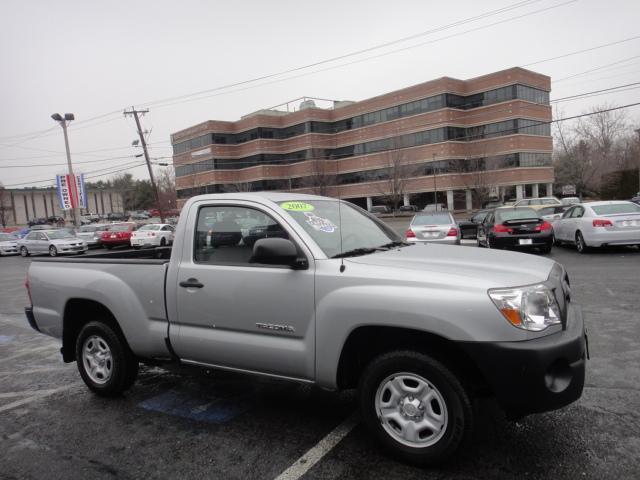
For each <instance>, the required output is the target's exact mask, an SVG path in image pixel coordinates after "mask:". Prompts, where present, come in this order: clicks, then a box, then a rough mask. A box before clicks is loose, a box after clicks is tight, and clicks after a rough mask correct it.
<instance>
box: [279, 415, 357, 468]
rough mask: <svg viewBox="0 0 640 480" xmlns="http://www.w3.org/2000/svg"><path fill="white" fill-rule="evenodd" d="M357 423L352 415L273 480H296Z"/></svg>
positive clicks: (355, 416)
mask: <svg viewBox="0 0 640 480" xmlns="http://www.w3.org/2000/svg"><path fill="white" fill-rule="evenodd" d="M357 423H358V419H357V415H356V414H353V415H351V416H350V417H348V418H347V419H346V420H345V421H344V422H342V423H341V424H340V425H338V426H337V427H336V428H334V429H333V430H332V431H331V432H329V433H328V434H327V436H325V437H324V438H323V439H322V440H320V441H319V442H318V443H317V444H316V445H315V446H313V447H312V448H311V449H310V450H308V451H307V452H306V453H305V454H304V455H302V456H301V457H300V458H299V459H298V460H296V461H295V463H294V464H293V465H291V466H290V467H289V468H287V469H286V470H285V471H284V472H282V473H281V474H280V475H278V476H277V477H276V479H275V480H297V479H298V478H300V477H301V476H302V475H304V474H305V473H307V472H308V471H309V470H310V469H311V467H313V466H314V465H315V464H316V463H318V462H319V461H320V460H321V459H322V457H324V456H325V455H326V454H327V453H329V452H330V451H331V449H333V447H335V446H336V445H337V444H338V443H340V441H341V440H342V439H343V438H344V437H346V436H347V434H348V433H349V432H350V431H351V430H353V427H355V426H356V425H357Z"/></svg>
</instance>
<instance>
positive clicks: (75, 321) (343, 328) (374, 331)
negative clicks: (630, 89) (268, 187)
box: [26, 192, 587, 463]
mask: <svg viewBox="0 0 640 480" xmlns="http://www.w3.org/2000/svg"><path fill="white" fill-rule="evenodd" d="M144 257H150V258H144ZM27 288H28V290H29V293H30V298H31V302H32V306H29V307H27V309H26V314H27V318H28V320H29V323H30V324H31V326H32V327H33V328H35V329H36V330H38V331H40V332H42V333H45V334H47V335H51V336H53V337H56V338H59V339H61V341H62V349H61V352H62V358H63V360H64V361H65V362H72V361H76V362H77V365H78V369H79V372H80V375H81V376H82V379H83V380H84V382H85V383H86V384H87V386H88V387H89V388H90V389H91V390H92V391H93V392H95V393H96V394H98V395H104V396H116V395H118V394H120V393H122V392H123V391H124V390H126V389H128V388H129V387H131V386H132V385H133V383H134V381H135V378H136V375H137V372H138V363H139V362H143V363H145V362H146V363H153V364H158V363H163V362H164V363H166V364H172V363H174V364H182V365H193V366H201V367H206V368H221V369H228V370H234V371H238V372H247V373H252V374H258V375H266V376H270V377H277V378H281V379H288V380H292V381H296V382H305V383H313V384H316V385H318V386H320V387H322V388H325V389H329V390H337V389H349V388H357V389H358V397H359V405H360V410H361V417H362V421H363V423H364V424H365V425H366V426H367V427H368V428H369V429H370V431H371V432H372V434H373V435H375V437H377V439H378V440H379V441H380V442H381V443H382V445H383V446H384V447H385V448H386V450H387V451H389V452H392V453H394V454H395V455H396V456H399V457H401V458H402V459H404V460H406V461H411V462H415V463H433V462H437V461H440V460H443V459H445V458H447V457H449V456H451V455H452V453H453V452H454V451H455V450H456V448H458V447H459V445H460V444H461V442H462V441H463V439H464V438H465V437H467V436H468V435H469V432H470V431H471V428H472V426H473V421H474V419H473V415H474V409H472V402H473V400H474V399H476V398H478V397H479V396H493V397H495V398H496V399H497V401H498V402H499V403H500V404H501V405H502V407H503V408H504V409H505V411H506V412H507V414H508V415H510V416H512V417H516V418H517V417H520V416H523V415H526V414H529V413H534V412H543V411H548V410H553V409H556V408H560V407H562V406H564V405H567V404H569V403H571V402H573V401H575V400H576V399H578V398H579V397H580V395H581V393H582V388H583V384H584V375H585V361H586V356H587V344H586V335H585V329H584V325H583V320H582V316H581V313H580V309H579V308H577V307H576V306H575V305H574V304H572V303H571V301H570V300H571V291H570V287H569V278H568V276H567V274H566V273H565V271H564V269H563V267H562V266H561V265H559V264H558V263H556V262H553V261H551V260H549V259H547V258H543V257H539V256H535V255H527V254H520V253H513V252H504V251H494V250H485V249H478V248H468V247H459V246H458V247H456V246H445V245H430V244H425V245H418V244H407V243H405V242H403V241H402V240H401V239H400V238H399V237H398V236H397V235H396V234H395V233H394V232H393V231H392V230H391V229H390V228H389V227H388V226H386V225H385V224H384V223H382V222H381V221H380V220H378V219H376V218H375V217H373V216H372V215H370V214H368V213H367V212H365V211H364V210H362V209H360V208H358V207H356V206H354V205H353V204H350V203H348V202H341V201H338V200H335V199H330V198H325V197H318V196H311V195H296V194H289V193H267V192H265V193H254V194H252V193H238V194H224V195H205V196H199V197H194V198H192V199H191V200H189V201H188V202H187V203H186V205H185V206H184V208H183V210H182V214H181V215H180V221H179V223H178V226H177V231H176V236H175V243H174V245H173V247H172V248H168V247H167V248H158V249H155V250H147V251H144V250H141V251H123V252H114V253H106V254H102V255H97V254H96V255H85V256H84V258H64V259H62V258H60V259H48V258H42V259H40V258H39V259H34V260H33V262H32V264H31V266H30V268H29V273H28V278H27Z"/></svg>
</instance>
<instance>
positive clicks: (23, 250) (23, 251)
mask: <svg viewBox="0 0 640 480" xmlns="http://www.w3.org/2000/svg"><path fill="white" fill-rule="evenodd" d="M20 255H21V256H23V257H28V256H29V255H31V254H30V253H29V250H27V247H20Z"/></svg>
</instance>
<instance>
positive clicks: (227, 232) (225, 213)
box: [194, 206, 289, 265]
mask: <svg viewBox="0 0 640 480" xmlns="http://www.w3.org/2000/svg"><path fill="white" fill-rule="evenodd" d="M271 237H279V238H287V239H288V238H289V235H288V234H287V232H286V230H284V228H282V226H281V225H280V224H279V223H278V222H276V221H275V220H274V219H273V218H272V217H271V216H270V215H267V214H266V213H264V212H261V211H260V210H256V209H254V208H248V207H237V206H215V207H202V208H201V209H200V210H199V212H198V221H197V223H196V232H195V240H194V260H195V261H196V262H200V263H210V264H220V265H249V264H251V256H252V254H253V245H254V244H255V243H256V241H258V240H260V239H261V238H271Z"/></svg>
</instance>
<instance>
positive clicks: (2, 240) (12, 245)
mask: <svg viewBox="0 0 640 480" xmlns="http://www.w3.org/2000/svg"><path fill="white" fill-rule="evenodd" d="M17 253H18V237H16V236H15V235H12V234H10V233H2V232H0V257H1V256H2V255H14V254H17Z"/></svg>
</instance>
